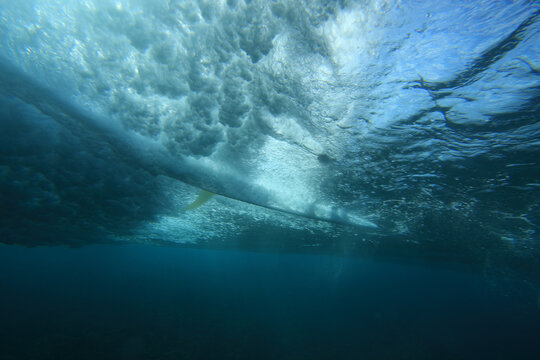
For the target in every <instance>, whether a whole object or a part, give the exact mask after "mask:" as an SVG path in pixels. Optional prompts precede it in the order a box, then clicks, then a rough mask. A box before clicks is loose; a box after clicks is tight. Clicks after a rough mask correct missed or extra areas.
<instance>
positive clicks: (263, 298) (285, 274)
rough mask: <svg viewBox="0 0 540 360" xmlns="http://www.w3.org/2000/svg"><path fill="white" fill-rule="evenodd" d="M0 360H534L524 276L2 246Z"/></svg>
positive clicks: (129, 249)
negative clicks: (521, 278) (512, 277)
mask: <svg viewBox="0 0 540 360" xmlns="http://www.w3.org/2000/svg"><path fill="white" fill-rule="evenodd" d="M0 294H1V295H0V319H1V320H0V359H3V360H10V359H360V358H364V359H510V358H512V359H516V358H523V359H530V358H538V357H537V356H539V355H540V341H538V339H540V311H539V309H538V303H537V293H536V291H535V290H533V289H532V287H530V286H528V285H526V284H523V283H521V282H519V281H517V280H512V281H508V280H502V279H489V278H486V277H485V276H484V275H482V274H471V273H468V272H464V271H460V270H456V269H449V268H442V267H434V266H425V265H414V264H397V263H384V262H374V261H370V260H366V259H358V258H338V257H326V256H302V255H284V254H261V253H246V252H233V251H209V250H193V249H182V248H167V247H154V246H101V245H100V246H90V247H84V248H81V249H69V248H63V247H55V248H42V247H39V248H33V249H28V248H21V247H14V246H0Z"/></svg>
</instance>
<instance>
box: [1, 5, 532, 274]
mask: <svg viewBox="0 0 540 360" xmlns="http://www.w3.org/2000/svg"><path fill="white" fill-rule="evenodd" d="M0 6H1V7H2V13H1V15H0V79H1V82H0V106H1V108H2V111H1V118H0V187H1V192H0V201H1V203H2V208H1V210H0V211H1V216H0V222H1V223H0V224H1V226H0V232H1V234H0V237H1V241H3V242H5V243H18V244H24V245H41V244H68V245H73V246H79V245H83V244H87V243H95V242H117V243H124V242H147V243H159V244H187V245H195V246H210V247H214V248H216V247H232V248H251V249H280V250H284V251H305V252H323V253H330V254H364V255H369V256H390V257H399V258H415V259H425V260H434V261H451V262H454V261H457V262H462V263H465V264H469V265H474V266H477V267H480V268H482V269H483V270H484V271H486V270H489V271H501V272H506V273H507V272H519V273H521V274H525V273H526V274H528V275H532V276H533V277H536V278H538V277H539V275H538V271H537V270H538V266H539V264H538V262H539V260H538V259H539V257H540V256H539V255H540V254H539V253H538V230H539V223H540V164H539V159H540V151H539V150H540V140H539V139H540V121H539V113H540V111H539V110H540V105H539V104H540V96H539V94H540V85H539V84H540V81H539V80H540V63H539V62H538V59H540V40H539V38H538V31H539V29H540V21H539V18H540V10H539V6H538V4H537V3H536V2H534V1H512V2H507V1H497V2H495V1H474V2H470V1H463V2H462V3H461V4H456V3H455V2H452V3H450V2H448V3H444V2H443V3H441V2H438V1H428V2H425V1H407V2H402V3H401V2H392V1H382V0H381V1H375V0H374V1H369V0H368V1H361V2H353V1H351V2H349V1H335V2H328V1H289V2H288V1H272V2H268V1H241V0H238V1H236V0H228V1H204V0H199V1H189V2H184V1H143V0H132V1H127V0H116V1H112V0H111V1H109V0H87V1H78V0H77V1H75V0H66V1H62V2H58V1H44V0H41V1H24V2H13V1H7V0H1V1H0ZM201 188H202V189H204V190H208V191H211V192H214V193H217V194H218V195H221V196H215V197H214V198H213V199H211V200H210V201H209V202H208V203H207V204H205V205H204V206H202V207H200V208H198V209H196V210H193V211H187V212H186V211H183V210H182V209H184V208H185V207H186V206H187V205H188V204H190V203H191V202H192V201H193V200H194V199H195V198H196V197H197V194H198V193H199V189H201ZM238 200H240V201H238ZM257 205H258V206H257ZM298 215H300V216H298ZM321 220H326V221H321Z"/></svg>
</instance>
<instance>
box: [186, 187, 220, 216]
mask: <svg viewBox="0 0 540 360" xmlns="http://www.w3.org/2000/svg"><path fill="white" fill-rule="evenodd" d="M214 195H215V194H214V193H212V192H210V191H206V190H202V189H201V192H200V193H199V196H197V198H196V199H195V201H193V202H192V203H191V204H189V205H188V206H186V207H185V208H183V209H182V210H184V211H188V210H195V209H197V208H198V207H200V206H202V205H204V204H205V203H206V202H207V201H208V200H210V199H211V198H212V197H213V196H214Z"/></svg>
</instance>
